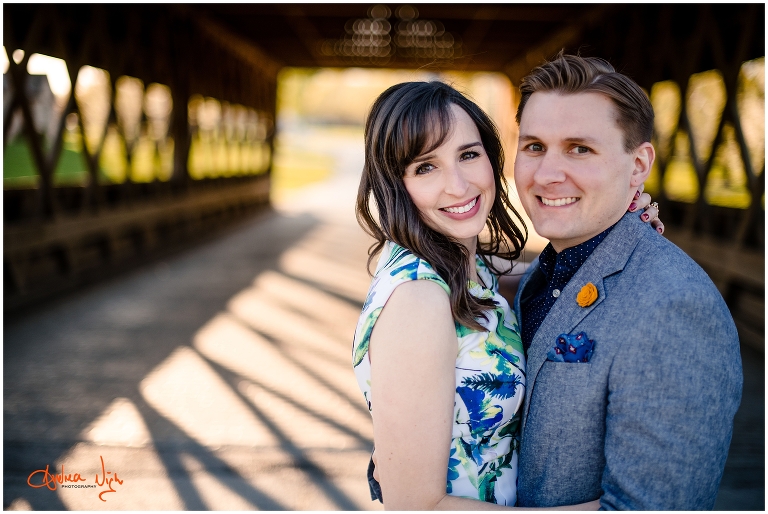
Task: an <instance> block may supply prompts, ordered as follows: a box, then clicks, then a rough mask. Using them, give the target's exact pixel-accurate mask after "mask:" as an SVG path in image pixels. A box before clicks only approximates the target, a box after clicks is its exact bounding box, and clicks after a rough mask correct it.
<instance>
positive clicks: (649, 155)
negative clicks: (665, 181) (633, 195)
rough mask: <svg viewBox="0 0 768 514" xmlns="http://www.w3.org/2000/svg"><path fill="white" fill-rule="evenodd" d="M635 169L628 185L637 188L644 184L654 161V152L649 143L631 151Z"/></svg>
mask: <svg viewBox="0 0 768 514" xmlns="http://www.w3.org/2000/svg"><path fill="white" fill-rule="evenodd" d="M633 156H634V159H635V160H634V163H635V168H634V169H633V170H632V178H631V179H630V184H631V185H632V187H638V186H639V185H640V184H642V183H643V182H645V180H646V179H647V178H648V175H650V173H651V168H652V167H653V161H654V160H655V159H656V150H654V148H653V145H652V144H651V143H647V142H646V143H643V144H641V145H640V146H638V147H637V148H636V149H635V150H634V151H633Z"/></svg>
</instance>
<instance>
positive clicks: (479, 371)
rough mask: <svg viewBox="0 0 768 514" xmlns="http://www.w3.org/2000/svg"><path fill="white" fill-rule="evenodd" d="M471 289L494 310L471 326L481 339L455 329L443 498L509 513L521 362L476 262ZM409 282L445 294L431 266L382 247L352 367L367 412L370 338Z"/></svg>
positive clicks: (513, 322)
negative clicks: (386, 308)
mask: <svg viewBox="0 0 768 514" xmlns="http://www.w3.org/2000/svg"><path fill="white" fill-rule="evenodd" d="M475 261H476V266H477V274H478V277H479V279H480V280H479V281H480V282H482V283H483V284H487V285H488V288H486V287H484V286H483V285H481V284H478V283H476V282H473V281H470V282H469V288H470V293H471V294H473V295H474V296H476V297H478V298H492V299H493V300H494V301H495V303H496V308H494V309H489V310H487V311H485V315H486V316H487V318H488V320H487V321H486V320H484V319H483V318H479V319H478V322H479V323H480V324H481V325H483V326H484V327H485V328H486V329H487V331H476V330H473V329H470V328H467V327H464V326H462V325H460V324H458V323H456V395H455V403H454V416H453V419H454V422H453V434H452V436H451V437H452V439H451V451H450V458H449V462H448V476H447V484H446V491H447V493H448V494H450V495H453V496H461V497H464V498H471V499H475V500H482V501H486V502H491V503H497V504H500V505H509V506H512V505H514V504H515V500H516V498H517V485H516V482H517V455H518V448H519V446H520V439H519V425H520V412H519V410H520V406H521V404H522V402H523V398H524V397H525V357H524V353H523V345H522V342H521V340H520V335H519V333H520V331H519V327H518V324H517V319H516V317H515V314H514V312H512V310H511V309H510V308H509V304H508V303H507V301H506V300H505V299H504V298H503V297H502V296H501V295H500V294H499V293H498V279H497V277H496V276H494V275H493V274H492V273H491V272H490V271H489V270H488V268H487V267H486V266H485V264H484V263H483V262H482V260H481V259H480V258H479V257H476V258H475ZM410 280H431V281H433V282H436V283H437V284H440V286H441V287H442V288H443V289H444V290H445V291H446V294H447V293H448V292H449V288H448V284H447V283H446V282H445V281H444V280H443V279H442V278H440V276H438V275H437V273H435V271H434V269H433V268H432V266H431V265H430V264H429V263H427V262H426V261H424V260H422V259H419V258H418V257H416V256H415V255H414V254H412V253H411V252H410V251H408V250H406V249H405V248H403V247H401V246H399V245H397V244H395V243H392V242H387V243H386V245H385V246H384V248H383V250H382V253H381V256H380V257H379V261H378V265H377V266H376V273H375V275H374V278H373V281H372V283H371V287H370V289H369V291H368V297H367V298H366V300H365V304H364V305H363V310H362V313H361V315H360V319H359V321H358V324H357V329H356V331H355V339H354V344H353V367H354V370H355V376H356V378H357V382H358V385H359V386H360V389H361V391H362V392H363V396H364V397H365V400H366V402H367V404H368V410H369V411H371V412H372V411H373V405H371V401H370V398H371V364H370V361H369V359H368V345H369V342H370V337H371V332H372V331H373V327H374V325H375V323H376V319H377V318H378V317H379V314H380V313H381V310H382V309H383V308H384V305H385V304H386V302H387V300H388V299H389V296H390V295H391V294H392V292H393V291H394V290H395V288H396V287H397V286H398V285H400V284H402V283H404V282H408V281H410Z"/></svg>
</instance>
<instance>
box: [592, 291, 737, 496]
mask: <svg viewBox="0 0 768 514" xmlns="http://www.w3.org/2000/svg"><path fill="white" fill-rule="evenodd" d="M707 282H708V281H707ZM692 287H693V289H692V288H691V287H688V289H683V290H681V289H677V290H675V291H673V292H671V293H667V294H664V295H656V298H655V301H654V305H653V307H651V308H649V309H647V310H646V312H645V313H644V315H643V319H644V321H642V322H641V323H640V324H639V326H636V327H634V329H633V332H635V333H634V334H632V335H630V336H628V338H627V340H626V341H624V342H623V344H622V345H621V349H620V350H619V351H618V352H617V354H616V355H615V360H614V362H613V364H612V367H611V370H610V373H609V378H608V404H607V410H606V427H605V428H606V435H605V459H606V465H605V470H604V473H603V476H602V483H601V485H602V489H603V495H602V496H601V498H600V503H601V507H602V508H603V509H608V510H614V509H622V510H624V509H633V510H671V509H682V510H701V509H712V508H713V506H714V503H715V499H716V496H717V490H718V487H719V483H720V479H721V478H722V473H723V468H724V466H725V460H726V457H727V455H728V447H729V445H730V441H731V435H732V430H733V417H734V415H735V413H736V410H737V408H738V406H739V402H740V401H741V388H742V369H741V356H740V351H739V342H738V336H737V333H736V327H735V326H734V324H733V320H732V318H731V316H730V313H729V312H728V310H727V308H726V306H725V302H723V300H722V298H721V297H720V295H719V293H717V290H716V289H715V288H714V286H713V285H712V284H711V283H708V284H703V285H702V287H700V288H697V287H696V286H692ZM636 308H638V309H639V308H645V306H636Z"/></svg>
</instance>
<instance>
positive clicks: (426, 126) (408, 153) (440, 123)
mask: <svg viewBox="0 0 768 514" xmlns="http://www.w3.org/2000/svg"><path fill="white" fill-rule="evenodd" d="M414 111H416V112H414ZM414 111H412V112H411V116H409V117H408V118H407V119H405V120H403V125H402V126H403V142H404V145H403V146H404V148H403V149H404V154H403V163H404V166H403V168H405V167H406V166H408V165H409V164H411V163H412V162H413V161H414V160H416V158H418V157H419V156H421V155H425V154H428V153H430V152H432V151H434V150H435V149H436V148H438V147H439V146H440V145H442V144H443V143H444V142H445V140H446V139H447V138H448V135H449V134H450V132H451V128H452V127H451V125H452V124H453V113H452V112H451V109H450V103H446V104H445V105H440V104H437V105H434V104H432V105H428V106H424V107H423V108H421V109H418V110H417V109H414Z"/></svg>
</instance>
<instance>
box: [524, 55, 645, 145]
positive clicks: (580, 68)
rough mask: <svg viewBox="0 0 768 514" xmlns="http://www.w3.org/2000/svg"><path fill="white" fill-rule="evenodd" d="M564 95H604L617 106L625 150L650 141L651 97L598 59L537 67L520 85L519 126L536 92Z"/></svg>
mask: <svg viewBox="0 0 768 514" xmlns="http://www.w3.org/2000/svg"><path fill="white" fill-rule="evenodd" d="M537 91H538V92H549V91H552V92H557V93H562V94H576V93H602V94H604V95H605V96H607V97H608V98H610V99H611V100H612V101H613V104H614V105H615V106H616V123H617V124H618V126H619V128H620V129H621V130H622V131H623V132H624V150H625V151H627V152H631V151H632V150H634V149H635V148H637V147H638V146H640V145H641V144H642V143H645V142H650V141H651V135H652V134H653V107H652V106H651V101H650V100H649V99H648V95H646V94H645V92H644V91H643V90H642V89H641V88H640V86H638V85H637V83H635V81H633V80H632V79H630V78H629V77H627V76H626V75H622V74H621V73H618V72H617V71H616V70H615V69H614V68H613V66H611V64H610V63H609V62H608V61H606V60H605V59H600V58H599V57H581V56H578V55H565V54H563V52H560V54H558V56H557V57H556V58H555V59H554V60H552V61H549V62H546V63H544V64H542V65H541V66H539V67H538V68H535V69H534V70H533V71H531V72H530V73H529V74H528V75H526V76H525V78H523V81H522V83H521V84H520V93H521V97H520V105H519V106H518V108H517V116H516V120H517V124H518V125H519V124H520V120H521V119H522V117H523V109H524V108H525V104H526V103H527V102H528V99H529V98H530V97H531V95H532V94H533V93H536V92H537Z"/></svg>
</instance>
